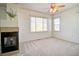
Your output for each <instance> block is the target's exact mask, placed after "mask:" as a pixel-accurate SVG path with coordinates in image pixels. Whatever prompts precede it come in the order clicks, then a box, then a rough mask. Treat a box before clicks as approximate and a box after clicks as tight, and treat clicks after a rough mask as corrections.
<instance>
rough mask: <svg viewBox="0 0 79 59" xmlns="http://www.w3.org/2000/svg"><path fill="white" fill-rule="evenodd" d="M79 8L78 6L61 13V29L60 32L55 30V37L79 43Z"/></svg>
mask: <svg viewBox="0 0 79 59" xmlns="http://www.w3.org/2000/svg"><path fill="white" fill-rule="evenodd" d="M78 10H79V7H78V6H76V7H73V8H71V9H68V10H66V11H64V12H62V13H61V14H60V18H61V25H60V26H61V30H60V31H59V32H55V31H54V30H53V32H52V33H53V34H52V35H53V36H54V37H57V38H60V39H64V40H67V41H71V42H75V43H79V26H78V25H79V13H77V12H78ZM56 16H57V15H56Z"/></svg>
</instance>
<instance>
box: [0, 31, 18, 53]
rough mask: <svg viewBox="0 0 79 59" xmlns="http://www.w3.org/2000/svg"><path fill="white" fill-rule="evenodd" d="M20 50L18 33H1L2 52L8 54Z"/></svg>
mask: <svg viewBox="0 0 79 59" xmlns="http://www.w3.org/2000/svg"><path fill="white" fill-rule="evenodd" d="M18 49H19V42H18V32H1V52H2V53H6V52H11V51H15V50H18Z"/></svg>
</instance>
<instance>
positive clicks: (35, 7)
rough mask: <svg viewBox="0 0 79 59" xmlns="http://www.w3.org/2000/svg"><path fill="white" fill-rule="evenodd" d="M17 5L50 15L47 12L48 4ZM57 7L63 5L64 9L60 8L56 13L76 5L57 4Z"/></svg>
mask: <svg viewBox="0 0 79 59" xmlns="http://www.w3.org/2000/svg"><path fill="white" fill-rule="evenodd" d="M19 5H21V6H23V7H25V8H28V9H31V10H35V11H39V12H42V13H47V14H50V12H49V11H48V10H49V6H50V3H19ZM57 5H65V7H64V8H60V9H59V10H58V12H63V11H64V10H67V9H69V8H71V7H74V6H76V5H78V3H58V4H57Z"/></svg>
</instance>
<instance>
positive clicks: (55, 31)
mask: <svg viewBox="0 0 79 59" xmlns="http://www.w3.org/2000/svg"><path fill="white" fill-rule="evenodd" d="M55 19H59V24H55V23H54V20H55ZM54 20H53V25H54V26H53V30H54V31H55V32H60V31H61V17H55V18H54ZM55 25H59V30H55Z"/></svg>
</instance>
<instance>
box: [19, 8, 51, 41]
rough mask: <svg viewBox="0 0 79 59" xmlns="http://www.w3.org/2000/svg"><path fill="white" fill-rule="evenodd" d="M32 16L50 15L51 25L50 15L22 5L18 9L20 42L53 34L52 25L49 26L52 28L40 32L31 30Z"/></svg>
mask: <svg viewBox="0 0 79 59" xmlns="http://www.w3.org/2000/svg"><path fill="white" fill-rule="evenodd" d="M30 16H40V17H48V18H49V19H48V20H49V25H51V23H50V21H51V19H50V16H49V15H46V14H43V13H40V12H35V11H32V10H28V9H25V8H21V7H20V8H19V9H18V20H19V39H20V42H24V41H29V40H35V39H40V38H45V37H50V36H51V26H49V28H50V29H49V31H48V32H38V33H32V32H30Z"/></svg>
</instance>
